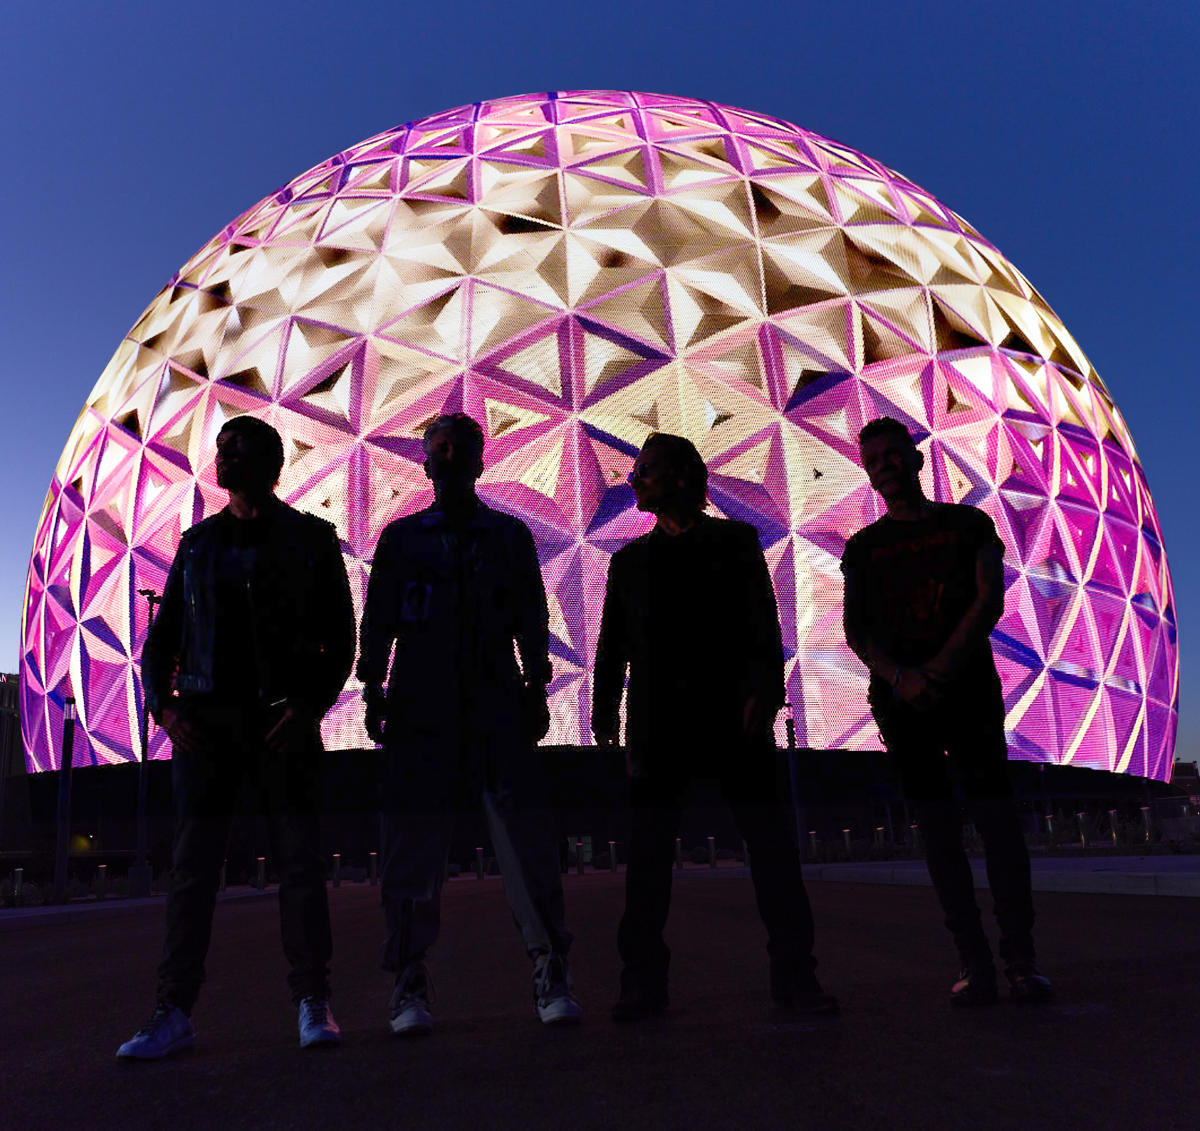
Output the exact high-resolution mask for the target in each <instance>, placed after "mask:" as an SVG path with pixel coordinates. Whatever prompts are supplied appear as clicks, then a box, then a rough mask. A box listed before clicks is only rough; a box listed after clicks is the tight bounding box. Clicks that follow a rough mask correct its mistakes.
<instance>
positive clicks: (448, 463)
mask: <svg viewBox="0 0 1200 1131" xmlns="http://www.w3.org/2000/svg"><path fill="white" fill-rule="evenodd" d="M421 443H422V445H423V446H424V448H425V474H426V475H427V476H429V478H430V479H431V480H433V483H434V486H435V487H437V488H439V489H444V488H447V487H448V488H449V489H450V490H452V491H453V490H455V489H457V490H463V489H469V488H470V487H472V486H473V485H474V483H475V480H476V479H478V478H479V477H480V476H481V475H482V474H483V429H482V428H481V427H480V426H479V422H478V421H477V420H475V419H474V418H473V417H470V416H468V415H467V414H466V413H465V412H449V413H445V414H444V415H442V416H439V417H437V418H436V419H435V420H432V421H430V423H429V425H428V426H427V427H426V429H425V433H424V435H423V436H422V438H421Z"/></svg>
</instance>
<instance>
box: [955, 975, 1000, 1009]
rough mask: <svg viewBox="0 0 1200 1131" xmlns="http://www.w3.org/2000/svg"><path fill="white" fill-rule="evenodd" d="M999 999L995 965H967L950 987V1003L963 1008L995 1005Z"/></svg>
mask: <svg viewBox="0 0 1200 1131" xmlns="http://www.w3.org/2000/svg"><path fill="white" fill-rule="evenodd" d="M998 1000H999V994H997V992H996V968H995V967H994V966H967V967H965V968H964V969H963V971H962V972H961V973H960V974H959V976H958V981H957V982H955V983H954V985H953V986H951V987H950V1004H951V1005H956V1006H959V1007H960V1008H962V1009H973V1008H975V1007H976V1006H979V1005H995V1004H996V1002H997V1001H998Z"/></svg>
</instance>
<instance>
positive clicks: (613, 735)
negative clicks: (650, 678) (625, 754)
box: [592, 557, 629, 746]
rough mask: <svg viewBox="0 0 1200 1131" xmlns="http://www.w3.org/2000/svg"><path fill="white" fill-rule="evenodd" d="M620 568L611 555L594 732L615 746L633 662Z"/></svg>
mask: <svg viewBox="0 0 1200 1131" xmlns="http://www.w3.org/2000/svg"><path fill="white" fill-rule="evenodd" d="M617 571H618V567H617V564H616V558H615V557H613V558H610V559H609V562H608V577H607V579H606V581H605V584H604V609H603V612H602V613H601V615H600V638H599V639H598V640H597V642H596V662H595V664H594V665H593V666H592V733H593V734H594V735H595V736H596V741H597V743H599V745H601V746H615V745H616V744H617V743H618V742H619V741H620V709H621V694H622V692H623V691H624V690H625V669H626V668H627V667H628V666H629V639H628V636H627V633H626V628H625V614H624V611H623V609H622V607H621V591H620V585H619V583H618V580H617V578H616V577H615V574H616V573H617Z"/></svg>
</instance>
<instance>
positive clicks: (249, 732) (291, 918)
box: [158, 707, 333, 1012]
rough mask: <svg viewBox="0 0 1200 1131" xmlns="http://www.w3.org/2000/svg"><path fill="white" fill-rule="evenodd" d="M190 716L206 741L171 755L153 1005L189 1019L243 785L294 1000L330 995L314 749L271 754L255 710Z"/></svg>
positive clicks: (317, 751)
mask: <svg viewBox="0 0 1200 1131" xmlns="http://www.w3.org/2000/svg"><path fill="white" fill-rule="evenodd" d="M192 718H193V720H194V722H195V725H197V726H198V727H199V728H201V730H202V733H203V735H204V743H203V749H202V750H200V751H199V752H196V753H185V752H183V751H176V752H175V753H174V756H173V758H172V762H171V782H172V787H173V789H174V794H175V822H176V824H175V848H174V854H173V857H172V865H171V879H170V888H169V889H168V892H167V938H166V942H165V943H164V945H163V957H162V962H161V963H160V964H159V967H158V999H159V1000H160V1001H169V1002H172V1003H173V1004H175V1005H177V1006H179V1008H180V1009H182V1010H183V1011H184V1012H190V1010H191V1008H192V1006H193V1004H194V1003H195V1001H196V997H197V996H198V994H199V992H200V986H201V984H202V983H203V982H204V959H205V956H206V955H207V954H208V944H209V940H210V938H211V935H212V918H213V908H214V906H215V904H216V896H217V886H218V883H219V879H220V872H221V865H222V863H223V862H224V859H225V847H226V843H227V841H228V837H229V827H230V824H231V823H232V820H233V811H234V806H235V803H236V799H237V795H238V791H239V788H240V787H241V785H242V782H243V780H246V779H248V782H249V784H250V785H251V787H253V788H254V789H255V791H256V792H257V793H258V795H259V799H260V805H261V807H262V810H263V813H264V815H265V817H266V820H267V828H268V832H269V834H270V844H271V853H272V856H273V858H274V859H273V863H274V866H275V869H276V871H277V872H278V874H279V925H280V929H281V932H282V934H283V952H284V955H285V956H286V957H287V960H288V963H289V964H290V966H291V970H290V972H289V973H288V985H289V987H290V988H291V992H292V1000H293V1001H294V1002H298V1001H299V1000H300V999H301V998H303V997H307V996H308V995H309V994H316V995H318V996H320V997H326V996H328V994H329V960H330V957H331V955H332V953H333V942H332V938H331V934H330V928H329V904H328V900H327V897H326V893H325V864H324V861H323V860H322V859H321V854H320V848H319V845H320V828H319V824H318V807H319V805H318V802H319V792H320V790H319V787H320V756H319V755H320V746H319V743H318V742H317V740H316V738H315V736H314V742H313V746H312V748H311V749H310V750H306V751H304V752H302V753H292V754H287V755H275V754H271V753H269V752H268V751H267V750H266V749H265V747H264V745H263V735H264V734H265V733H266V730H267V722H266V720H265V718H264V716H263V714H262V713H261V712H260V711H258V710H257V709H253V708H252V709H249V710H241V709H233V708H216V707H211V708H207V709H205V710H203V711H201V710H195V711H194V712H193V715H192Z"/></svg>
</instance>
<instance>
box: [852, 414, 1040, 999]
mask: <svg viewBox="0 0 1200 1131" xmlns="http://www.w3.org/2000/svg"><path fill="white" fill-rule="evenodd" d="M858 440H859V448H860V451H861V454H862V464H863V470H864V471H866V473H867V478H868V479H869V480H870V481H871V486H872V487H874V488H875V490H876V491H878V492H879V495H880V496H881V498H882V499H883V501H884V503H885V504H886V506H887V513H886V514H884V515H883V517H882V518H880V519H878V520H877V521H876V522H873V523H871V525H870V526H866V527H864V528H863V529H862V530H860V531H859V532H858V533H857V534H855V535H854V536H853V537H852V538H850V540H849V541H848V542H847V543H846V549H845V552H844V554H843V555H842V572H843V573H844V574H845V578H846V598H845V630H846V642H847V643H848V644H849V645H850V647H851V649H852V650H853V651H854V652H855V654H856V655H857V656H858V657H859V659H861V660H862V661H863V663H864V664H866V666H867V669H868V670H869V671H870V673H871V682H870V687H869V689H868V693H867V694H868V699H869V701H870V705H871V711H872V713H873V714H874V716H875V721H876V722H877V723H878V724H879V730H880V733H881V734H882V736H883V741H884V743H885V744H886V745H887V748H888V753H889V754H890V756H891V758H892V761H893V763H894V765H895V767H896V771H897V773H898V774H899V776H900V781H901V785H902V787H903V789H904V793H905V796H906V797H907V798H908V799H909V801H911V802H912V803H913V805H914V807H915V810H916V816H917V823H918V825H919V827H920V829H921V835H922V837H923V838H924V841H925V859H926V863H927V864H928V867H929V876H930V879H931V880H932V881H933V886H934V889H935V890H936V891H937V895H938V899H939V901H940V902H941V905H942V910H943V911H944V912H945V916H946V926H947V927H948V928H949V930H950V932H951V934H952V935H953V937H954V942H955V946H956V947H957V948H958V953H959V959H960V963H961V970H962V972H961V974H960V975H959V978H958V981H956V982H955V983H954V985H953V986H952V987H951V990H950V999H951V1001H952V1003H953V1004H955V1005H957V1006H976V1005H988V1004H991V1003H992V1002H994V1001H995V1000H996V996H997V994H996V968H995V964H994V963H993V961H992V951H991V947H990V946H989V945H988V940H987V936H986V935H985V933H984V930H983V925H982V922H981V918H980V914H979V906H978V904H977V903H976V902H975V881H974V879H973V877H972V875H971V866H970V863H969V862H968V860H967V854H966V852H965V851H964V849H963V843H962V813H961V811H960V808H959V806H958V804H957V802H956V800H955V790H954V778H955V777H957V779H958V784H959V786H960V787H961V789H962V793H963V797H964V800H965V802H966V806H967V809H968V811H969V812H970V814H971V818H972V820H973V821H974V822H975V826H976V828H978V830H979V833H980V835H981V836H982V838H983V844H984V854H985V855H986V857H987V874H988V884H989V886H990V887H991V889H992V897H993V899H994V902H995V910H996V919H997V921H998V923H999V925H1000V932H1001V938H1000V954H1001V957H1003V958H1004V959H1005V961H1006V969H1005V973H1006V974H1007V977H1008V981H1009V986H1010V989H1011V992H1012V996H1013V997H1014V998H1015V999H1016V1000H1017V1001H1024V1002H1040V1001H1049V1000H1050V999H1051V998H1052V997H1053V996H1054V992H1053V989H1052V987H1051V985H1050V982H1049V980H1048V979H1047V978H1046V977H1045V975H1043V974H1042V973H1041V972H1040V971H1039V970H1038V968H1037V965H1036V963H1035V960H1034V947H1033V894H1032V885H1031V883H1030V875H1029V853H1028V852H1027V850H1026V848H1025V840H1024V838H1023V837H1022V835H1021V825H1020V821H1019V820H1018V817H1017V810H1016V805H1015V804H1014V802H1013V793H1012V784H1011V782H1010V780H1009V776H1008V751H1007V748H1006V746H1005V740H1004V695H1003V693H1002V691H1001V687H1000V677H999V675H998V674H997V673H996V663H995V660H994V659H993V658H992V648H991V644H990V643H989V641H988V635H989V633H990V632H991V631H992V629H993V628H995V627H996V623H997V621H999V619H1000V616H1001V614H1002V613H1003V612H1004V567H1003V557H1004V543H1003V542H1001V541H1000V537H999V535H997V533H996V528H995V526H994V525H993V523H992V520H991V519H990V518H989V517H988V516H987V515H986V514H984V512H983V511H981V510H978V509H976V508H975V507H971V506H961V505H955V504H952V503H936V502H933V501H931V500H929V499H927V498H926V497H925V494H924V492H923V491H922V489H921V480H920V471H921V468H922V466H924V462H925V457H924V456H923V455H922V453H921V452H920V450H919V449H918V448H917V446H916V445H915V444H914V443H913V440H912V437H911V436H910V435H909V432H908V429H907V428H905V426H904V425H903V424H901V423H900V422H899V421H898V420H893V419H892V418H891V417H886V416H884V417H880V418H879V419H878V420H873V421H871V422H870V423H869V424H867V425H866V426H865V427H864V428H863V430H862V431H861V432H860V433H859V437H858Z"/></svg>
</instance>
